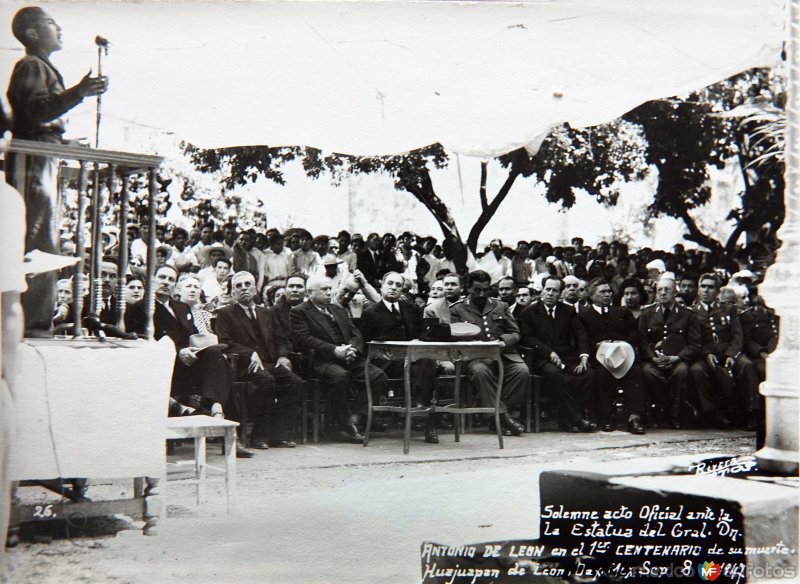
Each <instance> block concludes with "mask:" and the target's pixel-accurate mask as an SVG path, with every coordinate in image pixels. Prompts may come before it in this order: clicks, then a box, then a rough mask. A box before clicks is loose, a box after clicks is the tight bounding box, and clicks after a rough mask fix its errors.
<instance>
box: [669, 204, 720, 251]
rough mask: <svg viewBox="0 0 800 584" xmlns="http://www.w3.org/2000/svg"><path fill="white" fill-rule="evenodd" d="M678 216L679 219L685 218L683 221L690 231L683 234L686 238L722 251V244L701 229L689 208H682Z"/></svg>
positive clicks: (713, 249)
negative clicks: (690, 213)
mask: <svg viewBox="0 0 800 584" xmlns="http://www.w3.org/2000/svg"><path fill="white" fill-rule="evenodd" d="M677 217H678V219H682V220H683V223H684V224H685V225H686V229H687V230H688V231H689V233H687V234H685V235H684V236H683V238H684V239H687V240H689V241H694V242H695V243H697V244H699V245H701V246H703V247H705V248H708V249H710V250H711V251H712V252H714V253H720V252H721V251H722V244H720V242H718V241H717V240H716V239H714V238H713V237H709V236H708V235H706V234H705V233H703V232H702V231H701V230H700V228H699V227H698V226H697V223H696V222H695V220H694V218H693V217H692V216H691V215H689V210H688V209H685V208H684V209H681V210H680V211H679V212H678V215H677Z"/></svg>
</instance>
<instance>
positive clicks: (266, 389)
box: [216, 271, 302, 450]
mask: <svg viewBox="0 0 800 584" xmlns="http://www.w3.org/2000/svg"><path fill="white" fill-rule="evenodd" d="M231 295H232V296H233V302H234V303H233V304H231V305H229V306H225V307H223V308H220V309H219V310H218V311H217V324H216V329H217V335H218V336H219V341H220V343H223V344H225V345H228V347H227V348H226V349H225V352H226V353H229V354H234V355H238V356H239V360H238V365H237V371H236V376H237V378H238V379H241V380H245V381H252V382H253V383H255V384H256V391H255V394H254V395H253V401H254V403H253V406H254V407H253V409H254V410H255V411H256V412H257V415H256V416H254V427H253V438H252V441H251V446H252V447H253V448H258V449H262V450H265V449H267V448H268V447H270V446H271V447H273V448H294V447H295V446H296V444H295V443H294V442H293V441H292V440H290V436H289V433H290V430H291V424H292V420H294V417H295V416H296V414H297V408H298V407H299V404H300V389H301V385H302V380H301V379H300V378H299V377H298V376H297V375H295V374H294V373H293V372H292V363H291V361H289V343H288V339H286V338H285V337H283V336H282V335H280V334H278V333H277V331H276V329H275V325H274V323H275V321H274V319H273V318H271V317H270V314H269V312H268V311H267V309H266V308H264V307H261V306H256V304H255V302H254V300H255V296H256V280H255V277H254V276H253V274H251V273H250V272H246V271H240V272H236V273H235V274H234V275H233V278H232V280H231Z"/></svg>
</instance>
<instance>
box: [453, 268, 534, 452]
mask: <svg viewBox="0 0 800 584" xmlns="http://www.w3.org/2000/svg"><path fill="white" fill-rule="evenodd" d="M491 283H492V277H491V276H490V275H489V273H488V272H484V271H483V270H476V271H474V272H470V273H469V275H468V276H467V292H468V296H467V299H466V300H464V301H463V302H459V303H457V304H455V305H453V307H452V308H451V309H450V319H451V322H454V323H456V322H468V323H471V324H474V325H477V326H478V328H479V329H480V333H478V335H477V336H476V338H475V340H477V341H500V343H501V344H502V345H503V346H502V359H503V368H504V374H503V393H502V395H501V404H500V407H501V409H502V411H503V413H502V414H501V415H500V423H501V424H502V425H503V428H504V429H505V430H507V431H508V432H509V433H510V434H511V435H513V436H519V435H520V434H522V431H523V430H524V428H523V426H522V424H520V423H519V422H518V421H517V420H515V419H514V418H512V417H511V416H510V415H509V414H508V409H510V408H512V407H513V406H514V405H515V404H517V403H518V402H519V401H520V400H521V399H522V398H523V395H524V392H525V391H526V389H527V387H528V384H529V377H530V373H529V372H528V366H527V365H526V364H525V362H524V361H523V360H522V357H521V356H520V354H519V353H518V352H517V343H518V342H519V327H518V326H517V322H516V321H515V320H514V317H512V316H511V313H510V312H509V311H508V305H506V303H505V302H501V301H500V300H495V299H494V298H490V297H489V289H490V287H491ZM466 368H467V376H468V378H469V382H470V385H471V386H472V387H473V388H474V389H476V390H477V391H478V394H479V395H480V401H481V405H482V406H483V407H490V406H492V407H493V406H494V402H495V397H496V395H497V393H496V392H497V382H498V371H497V363H495V361H494V360H493V359H472V360H470V361H467V363H466Z"/></svg>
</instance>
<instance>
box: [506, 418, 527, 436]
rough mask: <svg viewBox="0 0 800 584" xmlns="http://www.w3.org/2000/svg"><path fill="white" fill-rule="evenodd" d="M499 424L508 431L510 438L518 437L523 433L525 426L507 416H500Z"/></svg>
mask: <svg viewBox="0 0 800 584" xmlns="http://www.w3.org/2000/svg"><path fill="white" fill-rule="evenodd" d="M500 424H502V426H503V427H504V428H506V429H507V430H509V431H510V432H511V435H512V436H520V435H521V434H522V433H523V432H524V431H525V426H523V425H522V424H520V423H519V422H517V421H516V420H515V419H514V418H512V417H511V416H509V415H508V414H500Z"/></svg>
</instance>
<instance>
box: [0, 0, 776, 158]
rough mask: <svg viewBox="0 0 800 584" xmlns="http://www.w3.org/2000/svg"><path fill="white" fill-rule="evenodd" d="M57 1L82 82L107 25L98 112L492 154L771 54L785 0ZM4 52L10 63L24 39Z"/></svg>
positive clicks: (279, 140)
mask: <svg viewBox="0 0 800 584" xmlns="http://www.w3.org/2000/svg"><path fill="white" fill-rule="evenodd" d="M25 4H29V3H25ZM22 5H23V4H11V3H4V5H3V6H2V7H1V8H0V13H1V14H2V16H0V18H2V20H3V21H4V22H10V19H11V16H12V15H13V13H14V11H15V10H16V9H17V8H18V7H20V6H22ZM45 9H46V10H48V11H49V12H50V13H51V14H52V15H53V16H54V17H55V18H56V20H57V21H58V22H59V23H60V24H61V26H62V27H63V29H64V45H65V49H64V50H63V51H62V52H60V53H56V54H55V55H54V57H53V60H54V62H55V63H56V65H57V66H58V67H60V68H62V71H63V72H64V74H65V77H67V79H68V81H70V82H75V81H77V80H78V79H79V77H80V75H82V74H83V73H85V71H86V70H87V69H88V68H89V67H90V66H92V63H94V62H95V50H96V49H95V47H94V45H93V39H94V37H95V35H96V34H101V35H102V36H104V37H106V38H108V39H109V40H110V41H111V43H112V46H111V53H110V55H109V56H108V57H107V60H106V61H105V62H106V67H107V71H108V73H109V75H110V76H111V89H110V91H109V92H108V94H107V95H106V96H105V97H104V99H103V112H104V119H105V121H104V124H113V123H115V121H116V122H117V123H118V122H119V121H120V120H126V121H132V122H135V123H137V124H142V125H145V126H150V127H155V128H161V129H165V130H170V131H173V132H175V133H176V134H177V135H178V136H180V137H182V138H184V139H187V140H189V141H191V142H192V143H194V144H197V145H200V146H204V147H221V146H232V145H245V144H269V145H273V146H278V145H291V144H303V145H309V146H316V147H319V148H322V149H324V150H327V151H336V152H343V153H352V154H361V155H369V154H388V153H395V152H402V151H407V150H410V149H413V148H417V147H421V146H425V145H427V144H431V143H434V142H441V143H442V144H443V145H444V146H445V147H446V148H448V149H450V150H451V151H455V152H459V153H462V154H467V155H473V156H483V157H489V156H494V155H497V154H500V153H503V152H507V151H509V150H512V149H515V148H518V147H520V146H524V145H527V144H529V143H532V142H533V143H535V142H536V140H537V137H541V136H542V135H543V134H545V133H546V132H547V131H548V130H549V129H550V128H551V127H553V126H554V125H556V124H559V123H562V122H569V123H571V124H572V125H574V126H586V125H593V124H597V123H601V122H604V121H607V120H610V119H613V118H615V117H617V116H619V115H620V114H622V113H624V112H626V111H628V110H630V109H631V108H633V107H635V106H636V105H638V104H640V103H642V102H644V101H647V100H650V99H654V98H657V97H666V96H670V95H675V94H680V93H683V92H686V91H689V90H692V89H696V88H699V87H702V86H705V85H707V84H709V83H712V82H715V81H718V80H721V79H724V78H726V77H728V76H730V75H732V74H734V73H737V72H739V71H741V70H744V69H747V68H749V67H752V66H761V65H765V66H770V65H773V64H774V63H775V62H777V60H778V58H779V52H780V48H781V42H782V39H783V36H784V35H783V27H784V20H785V19H784V11H783V6H782V3H781V2H774V1H770V0H670V1H669V2H664V1H660V0H581V1H566V0H541V1H532V2H514V3H494V2H491V3H489V2H480V3H478V2H476V3H450V2H280V3H278V2H260V3H254V2H235V3H234V2H207V3H199V2H191V3H189V2H186V3H180V2H176V3H151V2H144V3H123V4H112V3H106V2H93V3H83V2H75V3H60V2H48V3H46V4H45ZM15 46H18V45H15V41H14V40H13V39H9V40H6V41H3V43H2V48H4V49H13V48H14V47H15ZM0 53H2V70H3V71H5V72H6V75H8V74H9V73H10V71H11V67H12V66H13V62H14V61H15V60H16V59H18V58H19V56H20V53H19V52H17V51H14V50H4V51H2V52H0ZM93 107H94V102H93V100H92V102H91V103H90V104H84V105H82V106H81V108H84V112H85V113H87V112H91V111H93ZM85 118H86V119H87V120H89V119H91V121H92V122H93V116H91V115H85ZM91 132H92V134H90V133H89V129H88V128H87V133H86V135H93V128H91ZM109 135H113V132H109ZM104 145H105V146H106V147H122V146H123V145H122V144H110V143H107V142H104ZM128 149H130V145H129V147H128Z"/></svg>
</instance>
